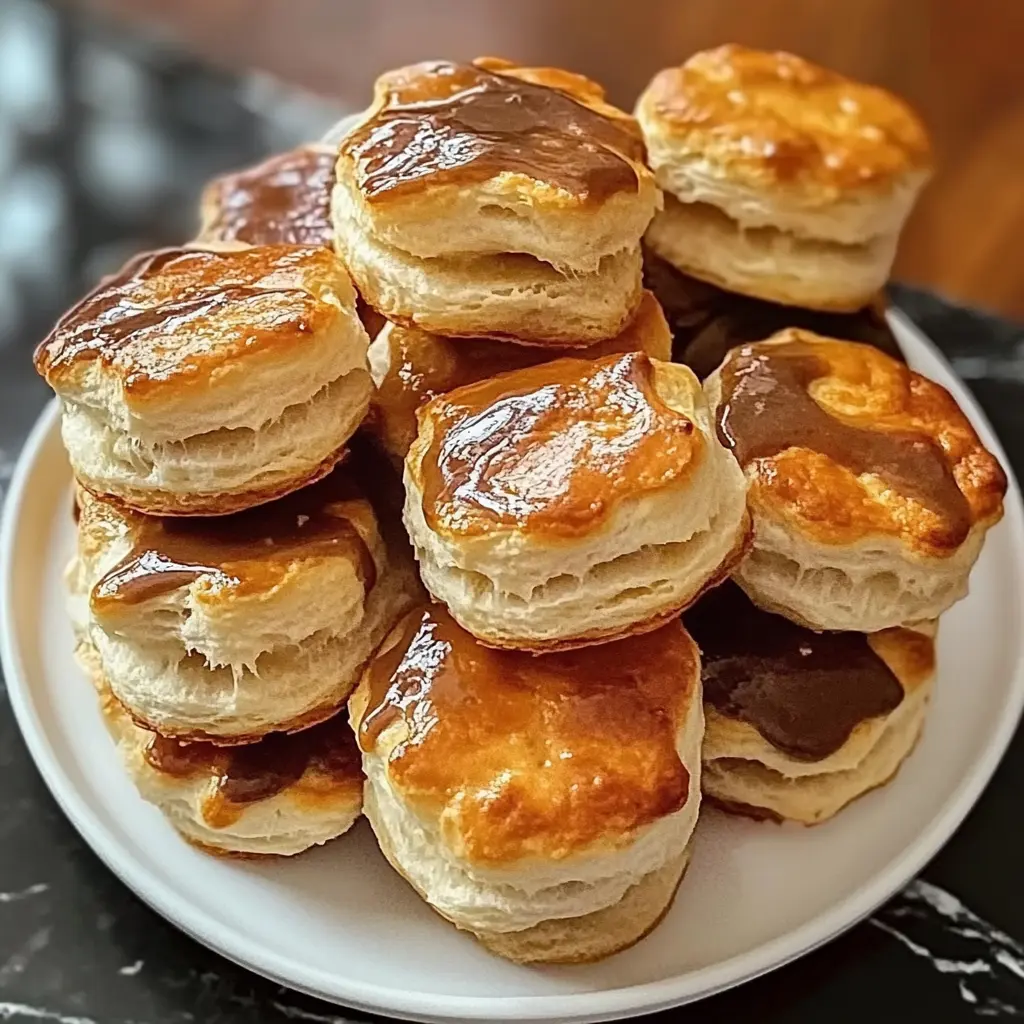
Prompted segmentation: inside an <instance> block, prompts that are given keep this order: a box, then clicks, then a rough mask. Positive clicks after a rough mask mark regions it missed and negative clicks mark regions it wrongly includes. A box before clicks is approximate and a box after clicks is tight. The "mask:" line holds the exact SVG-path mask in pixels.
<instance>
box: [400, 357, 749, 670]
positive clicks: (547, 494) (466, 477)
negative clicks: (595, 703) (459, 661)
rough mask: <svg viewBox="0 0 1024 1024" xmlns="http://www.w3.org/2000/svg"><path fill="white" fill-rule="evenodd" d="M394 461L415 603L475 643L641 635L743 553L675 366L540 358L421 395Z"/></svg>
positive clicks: (736, 486) (711, 447)
mask: <svg viewBox="0 0 1024 1024" xmlns="http://www.w3.org/2000/svg"><path fill="white" fill-rule="evenodd" d="M418 417H419V425H420V431H419V435H418V436H417V438H416V441H415V443H414V444H413V446H412V448H411V449H410V451H409V455H408V457H407V458H406V463H405V485H406V503H405V523H406V528H407V529H408V531H409V535H410V537H411V538H412V542H413V545H414V547H415V549H416V556H417V558H418V559H419V563H420V575H421V577H422V578H423V582H424V584H425V585H426V587H427V589H428V590H429V591H430V592H431V593H432V594H433V595H434V597H435V598H437V599H438V600H439V601H443V602H444V603H445V604H447V605H448V608H449V609H450V610H451V612H452V614H453V615H454V616H455V618H456V619H457V620H458V621H459V623H460V624H461V625H462V626H463V627H464V628H465V629H468V630H469V631H470V632H471V633H473V635H474V636H476V637H477V638H478V639H479V640H481V641H483V642H484V643H486V644H490V645H493V646H496V647H515V648H522V649H527V650H535V651H544V650H552V649H559V648H561V649H565V648H568V647H573V646H580V645H582V644H589V643H602V642H605V641H607V640H610V639H615V638H617V637H622V636H626V635H629V634H631V633H636V632H641V631H644V630H649V629H654V628H656V627H657V626H659V625H660V624H662V623H663V622H665V621H667V620H668V619H670V618H672V617H673V616H674V615H676V614H677V613H678V612H679V611H680V610H681V609H682V608H684V607H686V605H688V604H690V603H691V602H692V601H693V600H695V599H696V598H697V596H698V595H699V594H700V593H701V592H702V591H703V590H705V589H706V588H707V587H709V586H713V585H714V584H715V583H717V582H718V581H719V580H721V579H722V578H723V577H724V576H725V575H727V574H728V572H729V570H730V569H731V567H732V566H733V565H734V564H735V562H736V560H737V559H738V558H739V557H740V555H741V554H742V552H743V550H744V549H745V546H746V541H747V535H748V520H747V512H746V507H745V496H744V482H743V478H742V473H741V472H740V470H739V467H738V466H737V464H736V462H735V460H734V459H733V458H732V457H731V456H730V455H729V453H728V452H727V451H726V449H725V448H723V447H722V446H721V444H719V442H718V441H717V439H716V437H715V434H714V430H713V427H712V423H711V420H710V416H709V413H708V409H707V406H706V404H705V401H704V396H703V394H702V392H701V390H700V385H699V383H698V382H697V379H696V377H694V375H693V373H692V372H691V371H690V370H689V369H687V368H686V367H684V366H677V365H675V364H673V363H662V362H658V361H655V360H651V359H650V358H649V357H648V356H647V355H645V354H644V353H627V354H626V355H619V356H614V355H613V356H606V357H605V358H603V359H599V360H596V361H587V360H582V359H558V360H555V361H554V362H551V363H546V364H544V365H541V366H535V367H528V368H526V369H524V370H517V371H513V372H511V373H506V374H500V375H499V376H497V377H493V378H491V379H489V380H485V381H481V382H480V383H477V384H471V385H468V386H466V387H462V388H457V389H456V390H454V391H451V392H449V393H448V394H447V395H443V396H442V397H440V398H435V399H434V400H433V401H431V402H429V403H428V404H427V405H426V406H423V407H422V408H421V409H420V410H419V413H418Z"/></svg>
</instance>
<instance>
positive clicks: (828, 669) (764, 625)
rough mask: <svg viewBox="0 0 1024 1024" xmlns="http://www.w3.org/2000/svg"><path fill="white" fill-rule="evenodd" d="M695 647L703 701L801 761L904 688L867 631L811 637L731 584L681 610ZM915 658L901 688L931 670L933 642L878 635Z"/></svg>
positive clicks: (838, 742)
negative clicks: (744, 724) (764, 609)
mask: <svg viewBox="0 0 1024 1024" xmlns="http://www.w3.org/2000/svg"><path fill="white" fill-rule="evenodd" d="M684 621H685V623H686V628H687V629H689V630H690V632H691V633H692V635H693V639H694V640H695V641H696V643H697V645H698V647H700V652H701V675H702V678H703V683H704V701H705V703H706V704H709V705H710V706H711V707H713V708H714V709H715V710H716V711H717V712H719V714H722V715H725V716H726V717H727V718H733V719H738V720H740V721H743V722H746V723H747V724H748V725H751V726H753V728H754V729H756V730H757V731H758V733H760V735H761V736H762V737H763V738H764V739H765V740H767V741H768V742H769V743H770V744H771V745H772V746H773V747H775V748H777V749H778V750H781V751H782V752H783V753H785V754H788V755H789V756H790V757H793V758H796V759H797V760H801V761H821V760H823V759H824V758H826V757H829V756H830V755H832V754H834V753H835V752H836V751H837V750H839V749H840V747H842V746H843V744H844V743H846V741H847V740H848V739H849V738H850V734H851V733H852V732H853V730H854V729H855V728H856V727H857V726H858V725H859V724H860V723H861V722H863V721H867V720H868V719H871V718H877V717H880V716H883V715H888V714H890V713H891V712H892V711H894V710H895V709H896V708H897V707H899V705H900V703H901V702H902V700H903V692H904V685H903V683H902V682H901V680H900V678H899V677H898V676H897V675H896V673H895V672H894V671H893V668H890V666H889V665H888V664H887V663H886V661H885V660H883V657H882V656H881V655H880V653H879V651H878V650H876V646H879V647H880V649H881V652H882V654H884V653H885V652H886V649H887V648H886V646H885V645H879V644H878V643H877V641H876V637H875V635H873V634H865V633H816V632H814V631H813V630H810V629H805V628H804V627H803V626H798V625H797V624H796V623H794V622H790V621H789V620H788V619H785V618H783V617H782V616H781V615H773V614H771V613H770V612H766V611H762V610H761V609H760V608H758V607H757V606H756V605H754V604H753V602H752V601H751V600H750V598H748V597H747V596H746V594H744V593H743V591H742V590H741V589H740V588H739V587H738V586H737V585H736V584H735V583H732V582H726V583H724V584H723V585H722V586H720V587H716V588H715V589H714V590H712V591H710V592H709V593H707V594H705V595H704V597H702V598H701V599H700V601H698V602H697V604H696V605H695V606H694V607H693V608H691V609H690V610H689V611H688V612H686V614H685V615H684ZM884 632H885V633H886V634H889V636H888V638H887V639H888V643H889V644H892V643H899V644H900V645H901V646H902V647H903V648H904V650H905V651H906V652H907V654H908V656H909V657H913V658H914V659H915V662H916V665H915V669H914V671H912V672H910V673H909V675H908V686H909V685H910V683H911V682H916V681H919V680H921V679H923V678H925V677H927V676H928V675H930V674H931V669H932V667H933V665H934V656H935V654H934V643H933V641H932V639H931V638H930V637H927V636H924V635H923V634H921V633H915V632H913V631H912V630H909V629H900V628H897V629H890V630H885V631H884Z"/></svg>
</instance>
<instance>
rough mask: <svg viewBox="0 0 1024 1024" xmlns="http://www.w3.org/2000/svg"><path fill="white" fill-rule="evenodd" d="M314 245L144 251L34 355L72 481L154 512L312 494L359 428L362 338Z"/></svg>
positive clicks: (196, 510)
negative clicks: (301, 491)
mask: <svg viewBox="0 0 1024 1024" xmlns="http://www.w3.org/2000/svg"><path fill="white" fill-rule="evenodd" d="M355 301H356V296H355V291H354V290H353V288H352V284H351V282H350V280H349V278H348V275H347V274H346V273H345V270H344V267H343V266H342V265H341V263H340V262H339V261H338V260H337V258H336V257H335V256H334V255H333V254H332V253H330V252H329V251H328V250H326V249H324V248H310V247H299V246H287V245H275V246H260V247H255V248H248V249H244V250H239V249H230V250H216V251H213V250H198V249H192V250H182V249H171V250H163V251H161V252H156V253H146V254H143V255H141V256H138V257H136V258H135V259H134V260H132V261H130V262H129V263H128V264H127V265H126V266H125V268H124V269H123V270H122V271H121V272H120V273H119V274H117V275H116V276H114V277H112V278H109V279H107V280H106V281H104V282H102V283H101V284H100V285H99V286H98V287H97V289H96V290H95V291H94V292H92V293H91V294H90V295H89V296H87V297H86V298H85V299H83V300H82V301H81V302H80V303H79V304H78V305H77V306H76V307H75V308H74V309H72V310H71V311H70V312H68V313H67V314H65V316H64V317H63V318H62V319H61V320H60V322H59V323H58V324H57V326H56V327H55V328H54V330H53V331H52V332H51V334H50V336H49V337H48V338H47V339H46V340H45V341H44V342H43V343H42V344H41V345H40V346H39V348H38V350H37V351H36V367H37V369H38V370H39V372H40V373H41V374H42V375H43V376H44V377H45V378H46V380H47V382H48V383H49V384H50V386H51V387H52V388H53V389H54V390H55V391H56V392H57V394H58V396H59V397H60V399H61V402H62V406H63V413H64V415H63V421H62V433H63V437H64V442H65V445H66V446H67V449H68V453H69V455H70V458H71V463H72V468H73V469H74V470H75V473H76V475H77V476H78V478H79V480H80V481H81V482H82V483H83V484H84V485H85V486H86V487H87V488H88V489H89V490H91V491H93V492H94V493H96V494H101V495H108V496H110V497H113V498H116V499H118V500H119V501H121V502H123V503H124V504H126V505H129V506H131V507H133V508H136V509H138V510H139V511H142V512H146V513H150V514H169V515H175V514H177V515H199V514H222V513H226V512H232V511H236V510H238V509H240V508H247V507H249V506H251V505H255V504H259V503H260V502H263V501H269V500H272V499H273V498H275V497H279V496H280V495H282V494H287V493H288V492H289V491H292V490H295V489H297V488H299V487H301V486H304V485H305V484H307V483H311V482H313V481H314V480H316V479H318V478H319V477H321V476H323V475H324V474H325V473H327V472H328V471H329V470H330V469H331V467H332V466H333V465H334V464H335V463H336V462H337V461H338V460H339V459H340V458H341V456H342V454H343V451H344V444H345V442H346V441H347V440H348V438H349V436H350V435H351V434H352V432H353V431H354V430H355V429H356V427H357V426H358V425H359V423H360V422H361V420H362V418H363V416H364V415H365V412H366V409H367V406H368V404H369V399H370V391H371V387H372V385H371V381H370V377H369V374H368V372H367V370H366V350H367V347H368V345H369V339H368V338H367V335H366V332H365V331H364V330H363V328H362V326H361V325H360V323H359V319H358V317H357V316H356V313H355Z"/></svg>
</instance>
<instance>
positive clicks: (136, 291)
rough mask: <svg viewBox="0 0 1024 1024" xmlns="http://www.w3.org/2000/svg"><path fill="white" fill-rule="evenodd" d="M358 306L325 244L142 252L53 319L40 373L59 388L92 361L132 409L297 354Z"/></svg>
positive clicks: (42, 351)
mask: <svg viewBox="0 0 1024 1024" xmlns="http://www.w3.org/2000/svg"><path fill="white" fill-rule="evenodd" d="M341 307H347V308H349V309H354V307H355V292H354V290H353V289H352V284H351V282H350V281H349V280H348V276H347V275H346V273H345V270H344V267H342V265H341V264H340V263H339V261H338V260H337V258H336V257H335V256H334V254H333V253H332V252H329V251H328V250H327V249H323V248H311V247H304V246H293V245H268V246H259V247H257V248H253V249H244V250H234V251H225V252H210V251H205V250H190V249H164V250H161V251H159V252H152V253H143V254H141V255H139V256H137V257H135V258H134V259H133V260H131V261H129V263H128V264H127V265H126V266H125V267H124V268H123V269H122V270H121V271H120V273H118V274H117V275H115V276H114V277H111V278H108V279H106V280H104V281H102V282H101V283H100V285H99V286H98V287H97V288H96V289H95V290H94V291H93V292H92V293H91V294H89V295H88V296H86V297H85V298H84V299H83V300H82V301H81V302H79V303H78V305H77V306H75V307H74V308H72V309H71V310H69V311H68V312H67V313H65V314H64V316H63V317H62V318H61V319H60V321H59V322H58V323H57V326H56V327H54V329H53V331H51V333H50V335H49V337H47V338H46V339H45V340H44V341H43V342H42V344H40V346H39V348H38V349H36V354H35V364H36V369H37V370H38V371H39V372H40V373H41V374H42V375H43V376H44V377H45V378H46V380H47V382H48V383H49V384H50V385H51V386H53V387H55V388H57V389H58V390H59V387H60V384H61V383H62V382H72V381H74V379H75V378H76V377H79V376H81V375H82V374H83V373H84V372H85V371H86V370H87V369H88V368H89V367H91V366H94V365H95V364H96V363H99V364H100V367H101V368H102V369H103V370H104V371H105V372H106V373H108V374H110V375H112V376H113V377H114V378H115V379H116V380H117V381H118V383H119V384H120V386H121V389H122V390H123V393H124V397H125V399H126V400H127V401H128V403H129V405H132V404H138V403H144V402H145V400H146V399H147V398H156V397H157V396H158V395H161V394H163V393H164V392H167V391H170V392H172V393H175V394H176V393H178V392H179V391H180V390H181V389H184V388H188V387H190V386H194V384H195V382H196V381H197V380H198V381H200V382H201V383H207V384H208V383H212V382H214V381H216V380H217V379H218V378H219V377H225V378H226V377H227V376H228V375H230V374H233V373H237V372H239V371H240V369H241V368H242V367H243V366H244V365H246V364H247V363H249V362H250V361H251V360H253V359H258V358H261V357H265V356H268V355H270V356H273V355H274V354H277V355H280V356H282V357H287V356H289V355H292V354H294V355H296V356H297V355H298V351H299V349H300V347H301V346H303V345H308V344H309V343H310V340H311V338H312V336H313V335H315V334H316V333H317V332H320V331H323V330H324V329H325V328H327V327H328V326H329V325H330V324H331V323H332V322H333V321H334V320H335V319H336V317H337V316H338V313H339V308H341Z"/></svg>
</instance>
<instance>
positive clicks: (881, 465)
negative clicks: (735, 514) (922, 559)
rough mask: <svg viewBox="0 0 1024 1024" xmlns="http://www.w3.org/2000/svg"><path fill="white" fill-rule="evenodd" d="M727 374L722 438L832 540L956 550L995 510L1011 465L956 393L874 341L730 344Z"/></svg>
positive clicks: (805, 337)
mask: <svg viewBox="0 0 1024 1024" xmlns="http://www.w3.org/2000/svg"><path fill="white" fill-rule="evenodd" d="M721 386H722V398H721V402H720V404H719V407H718V416H717V429H718V435H719V438H720V439H721V441H722V443H723V444H725V445H726V446H728V447H729V448H731V449H732V450H733V451H734V453H735V455H736V458H737V459H738V460H739V462H740V465H741V466H743V467H744V469H749V467H754V468H755V473H756V476H755V480H754V483H753V484H752V486H753V487H754V488H756V489H757V491H758V494H759V495H760V496H762V497H769V496H770V497H772V498H775V499H776V500H778V501H780V502H783V503H786V504H788V505H790V506H792V507H793V508H794V509H795V511H796V513H797V514H798V515H799V516H800V517H801V519H802V521H803V523H804V524H805V525H806V526H807V528H808V529H811V530H819V531H822V532H823V533H824V534H825V535H826V536H825V540H826V541H827V542H831V543H840V542H842V541H843V540H844V539H846V538H847V537H852V538H857V537H859V536H862V535H864V534H867V533H870V532H881V533H890V534H896V535H900V536H903V537H904V539H905V540H906V541H907V542H908V543H909V544H911V545H916V546H923V547H926V548H929V549H931V550H933V551H934V552H935V553H936V554H943V553H951V552H953V551H955V550H956V549H957V548H958V547H959V545H960V544H962V543H963V542H964V540H965V539H966V538H967V536H968V533H969V532H970V530H971V527H972V525H973V524H974V523H975V522H979V521H984V520H987V519H990V518H991V517H993V516H997V515H998V513H999V509H1000V507H1001V502H1002V495H1003V493H1004V491H1005V487H1006V478H1005V475H1004V474H1003V472H1002V469H1001V468H1000V467H999V464H998V463H997V462H996V460H995V459H994V458H993V457H992V456H991V455H990V454H989V453H988V452H987V451H985V449H984V448H983V447H982V446H981V442H980V441H979V439H978V437H977V435H976V434H975V432H974V429H973V428H972V427H971V425H970V423H969V422H968V421H967V419H966V417H964V415H963V413H962V412H960V409H959V408H958V407H957V405H956V403H955V402H954V400H953V398H952V397H951V396H950V395H949V394H948V392H946V391H945V390H944V389H943V388H942V387H940V386H939V385H938V384H935V383H934V382H932V381H929V380H927V379H926V378H924V377H921V376H920V375H918V374H916V373H914V372H913V371H911V370H909V369H908V368H907V367H905V366H902V365H901V364H899V363H897V362H896V361H895V360H892V359H889V358H888V357H886V356H885V355H883V354H882V353H880V352H877V351H875V350H874V349H871V348H869V347H867V346H864V345H857V344H855V343H852V342H841V341H833V340H830V339H822V338H818V337H816V336H814V335H809V334H807V333H805V332H796V331H787V332H783V334H781V335H779V336H777V338H776V339H775V340H774V341H772V342H768V343H760V344H754V345H745V346H742V347H741V348H737V349H734V350H733V351H732V352H731V353H730V354H729V355H728V356H727V358H726V361H725V363H724V364H723V367H722V373H721ZM871 480H878V481H880V482H881V485H882V487H881V489H878V488H875V487H873V486H872V484H871V482H870V481H871Z"/></svg>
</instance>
